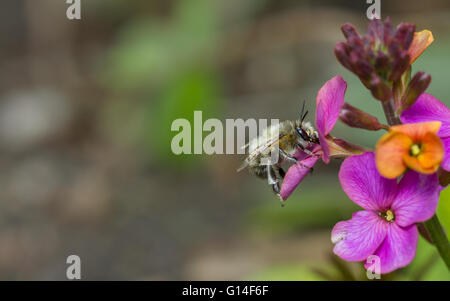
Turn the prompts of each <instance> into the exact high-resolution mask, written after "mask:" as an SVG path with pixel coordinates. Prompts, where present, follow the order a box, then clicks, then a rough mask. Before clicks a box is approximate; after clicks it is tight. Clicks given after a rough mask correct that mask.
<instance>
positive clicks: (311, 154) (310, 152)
mask: <svg viewBox="0 0 450 301" xmlns="http://www.w3.org/2000/svg"><path fill="white" fill-rule="evenodd" d="M297 146H298V147H299V148H300V149H301V150H302V151H303V152H305V153H306V154H307V155H310V156H313V157H320V155H318V154H315V153H313V152H312V151H310V150H309V149H307V148H306V147H305V146H304V145H303V144H302V143H297Z"/></svg>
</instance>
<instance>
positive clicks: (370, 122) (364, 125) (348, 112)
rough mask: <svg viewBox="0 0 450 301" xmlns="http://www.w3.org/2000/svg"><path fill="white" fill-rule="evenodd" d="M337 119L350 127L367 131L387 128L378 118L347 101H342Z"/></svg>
mask: <svg viewBox="0 0 450 301" xmlns="http://www.w3.org/2000/svg"><path fill="white" fill-rule="evenodd" d="M339 119H340V120H341V121H342V122H343V123H345V124H346V125H348V126H350V127H355V128H361V129H365V130H369V131H378V130H380V129H386V130H387V129H389V127H388V126H387V125H384V124H381V123H380V122H379V121H378V119H377V118H376V117H374V116H372V115H370V114H368V113H366V112H364V111H361V110H360V109H358V108H355V107H354V106H352V105H349V104H348V103H344V105H343V106H342V107H341V111H340V113H339Z"/></svg>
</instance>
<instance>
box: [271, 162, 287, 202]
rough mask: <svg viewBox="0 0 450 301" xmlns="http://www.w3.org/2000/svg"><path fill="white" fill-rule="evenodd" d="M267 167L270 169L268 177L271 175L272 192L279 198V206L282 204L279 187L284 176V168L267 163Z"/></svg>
mask: <svg viewBox="0 0 450 301" xmlns="http://www.w3.org/2000/svg"><path fill="white" fill-rule="evenodd" d="M267 169H268V170H270V171H269V172H268V177H271V178H272V180H274V183H272V189H273V192H274V193H275V194H276V195H277V196H278V197H279V198H280V201H281V206H284V200H283V199H282V198H281V195H280V193H281V187H280V183H281V181H283V178H284V170H283V169H282V168H281V167H279V166H277V165H268V166H267Z"/></svg>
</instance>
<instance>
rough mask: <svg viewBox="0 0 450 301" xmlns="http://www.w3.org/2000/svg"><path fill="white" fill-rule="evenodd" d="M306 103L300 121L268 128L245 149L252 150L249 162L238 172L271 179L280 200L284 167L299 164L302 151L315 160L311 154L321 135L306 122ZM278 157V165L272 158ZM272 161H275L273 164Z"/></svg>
mask: <svg viewBox="0 0 450 301" xmlns="http://www.w3.org/2000/svg"><path fill="white" fill-rule="evenodd" d="M307 114H308V111H306V112H305V103H304V102H303V107H302V111H301V113H300V119H299V120H295V121H291V120H286V121H283V122H280V123H277V124H274V125H271V126H269V127H267V128H266V129H265V130H264V131H263V133H261V134H260V135H259V136H258V137H256V138H254V139H252V140H251V141H250V142H249V143H248V144H247V145H245V146H244V147H245V148H249V153H248V156H247V158H245V160H244V162H243V164H242V166H241V167H240V168H239V169H238V171H241V170H242V169H244V168H248V170H249V172H250V174H253V175H256V176H258V177H260V178H263V179H267V180H268V183H269V185H271V186H272V189H273V191H274V193H275V194H276V195H277V196H278V197H280V187H281V186H280V185H281V182H282V181H283V178H284V175H285V171H284V170H283V168H282V166H281V165H282V164H283V163H284V162H286V161H289V162H292V163H297V159H296V158H295V157H294V154H295V153H296V152H297V151H298V150H302V151H304V152H305V153H307V154H309V155H312V156H314V155H315V154H313V153H311V151H309V150H308V148H309V147H310V146H312V145H313V144H319V135H318V133H317V131H316V130H315V129H314V127H313V126H312V125H311V123H310V122H305V121H304V120H305V117H306V116H307ZM275 152H277V153H278V156H276V159H275V161H274V160H273V157H271V156H272V155H273V154H274V153H275ZM271 159H272V160H271Z"/></svg>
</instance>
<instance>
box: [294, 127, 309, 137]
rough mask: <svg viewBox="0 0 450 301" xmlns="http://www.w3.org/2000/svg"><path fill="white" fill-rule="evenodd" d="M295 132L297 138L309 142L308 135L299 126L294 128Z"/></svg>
mask: <svg viewBox="0 0 450 301" xmlns="http://www.w3.org/2000/svg"><path fill="white" fill-rule="evenodd" d="M295 130H296V132H297V136H298V137H299V138H301V139H303V140H305V141H310V138H309V135H308V133H307V131H306V129H304V128H302V126H301V125H298V126H297V127H296V128H295Z"/></svg>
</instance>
